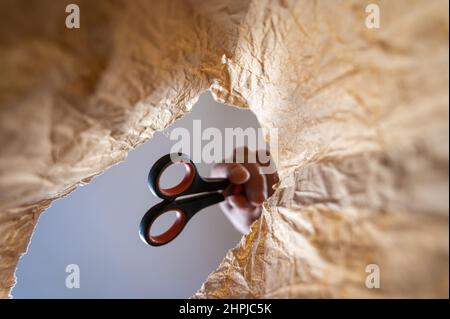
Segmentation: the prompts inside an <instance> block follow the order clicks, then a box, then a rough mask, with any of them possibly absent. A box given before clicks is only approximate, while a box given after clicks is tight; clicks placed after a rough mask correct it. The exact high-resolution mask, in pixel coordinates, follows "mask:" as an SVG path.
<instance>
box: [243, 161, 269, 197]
mask: <svg viewBox="0 0 450 319" xmlns="http://www.w3.org/2000/svg"><path fill="white" fill-rule="evenodd" d="M244 166H245V167H246V168H247V170H248V171H249V172H250V179H249V180H248V182H247V183H246V184H245V194H246V195H247V198H248V200H249V201H250V203H252V205H254V206H259V205H261V204H262V203H263V202H264V201H265V200H266V198H267V181H266V178H265V177H264V175H263V174H261V172H260V170H259V166H258V164H256V163H244Z"/></svg>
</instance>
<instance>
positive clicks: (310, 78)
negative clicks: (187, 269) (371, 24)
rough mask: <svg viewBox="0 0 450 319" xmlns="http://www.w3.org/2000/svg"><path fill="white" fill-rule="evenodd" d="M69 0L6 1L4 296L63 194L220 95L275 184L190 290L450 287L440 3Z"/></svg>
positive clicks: (0, 217)
mask: <svg viewBox="0 0 450 319" xmlns="http://www.w3.org/2000/svg"><path fill="white" fill-rule="evenodd" d="M68 3H71V2H70V1H67V2H65V1H51V0H46V1H14V2H13V1H8V0H1V1H0V11H1V12H4V13H7V14H5V15H4V17H3V19H2V20H1V21H0V25H1V28H0V70H1V72H2V76H1V78H0V141H1V148H0V296H2V297H7V296H8V294H9V290H10V289H11V287H12V286H13V284H14V280H15V279H14V270H15V267H16V265H17V261H18V258H19V257H20V255H21V254H22V253H24V251H25V250H26V246H27V244H28V242H29V240H30V236H31V233H32V231H33V228H34V226H35V224H36V222H37V219H38V217H39V215H40V213H41V212H42V211H43V210H44V209H45V208H46V207H48V205H50V203H51V201H52V200H53V199H56V198H59V197H61V196H64V195H66V194H68V193H69V192H70V191H72V190H73V189H75V188H76V187H77V186H79V185H82V184H85V183H88V182H89V180H90V179H91V177H92V176H94V175H96V174H99V173H101V172H102V171H104V170H105V169H106V168H108V167H110V166H111V165H113V164H115V163H117V162H119V161H122V160H123V159H124V158H125V157H126V155H127V152H128V151H130V150H131V149H133V148H134V147H136V146H137V145H139V144H140V143H143V142H145V141H146V140H147V139H149V138H151V136H152V134H153V133H154V132H155V131H157V130H161V129H163V128H165V127H167V126H168V125H170V124H171V123H172V122H173V121H175V120H176V119H177V118H179V117H181V116H182V115H183V114H184V113H186V112H187V111H189V109H190V107H191V106H192V105H193V104H194V103H195V101H196V99H197V97H198V96H199V94H200V93H201V92H202V91H204V90H208V89H210V90H211V91H212V93H213V95H214V96H215V98H216V99H217V100H219V101H222V102H224V103H227V104H230V105H234V106H238V107H245V108H250V109H251V110H252V111H253V112H255V114H256V115H257V117H258V120H259V121H260V123H261V125H262V127H263V128H265V129H270V128H277V129H278V170H279V175H280V183H279V185H277V189H276V192H275V194H274V195H273V196H272V197H271V198H270V199H269V200H268V201H267V202H266V203H265V204H264V212H263V215H262V217H261V218H260V219H259V220H258V221H257V222H255V223H254V225H253V227H252V231H251V232H250V233H249V234H248V235H246V236H244V237H243V239H242V240H241V242H240V244H239V245H238V246H237V247H236V248H234V249H232V250H230V251H229V253H228V254H227V255H226V257H225V259H224V261H223V262H222V263H221V265H219V267H218V269H217V270H216V271H215V272H213V273H212V274H211V275H210V276H209V277H208V278H207V279H206V281H205V283H204V284H203V286H202V287H201V288H200V289H199V291H198V292H197V293H196V294H195V296H194V297H197V298H223V297H238V298H239V297H277V298H278V297H280V298H296V297H448V274H449V266H448V237H449V233H448V211H449V208H448V207H449V204H448V145H449V141H448V134H449V132H448V127H449V125H448V111H449V100H448V99H449V97H448V85H449V82H448V67H449V63H448V2H447V1H444V0H442V1H441V0H433V1H427V0H421V1H407V0H396V1H370V2H368V1H351V0H349V1H331V0H329V1H325V0H323V1H310V0H304V1H287V0H286V1H281V0H280V1H238V0H236V1H208V2H204V1H182V0H180V1H120V0H117V1H106V0H102V1H87V0H85V1H76V3H77V4H79V6H80V10H81V28H80V29H72V30H70V29H66V28H65V24H64V21H65V17H66V15H67V14H66V13H65V11H64V10H65V7H66V5H67V4H68ZM369 3H376V4H378V5H379V8H380V14H381V25H380V28H379V29H369V28H367V27H366V24H365V20H366V17H367V15H368V13H366V11H365V8H366V6H367V5H368V4H369ZM268 131H269V130H268ZM267 137H268V138H269V136H267ZM370 264H376V265H378V266H379V269H380V276H381V280H380V284H381V287H380V288H379V289H368V288H367V287H366V277H367V276H368V275H369V274H368V273H367V272H366V267H367V266H368V265H370Z"/></svg>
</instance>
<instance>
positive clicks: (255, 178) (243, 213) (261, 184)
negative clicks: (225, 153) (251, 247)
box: [211, 148, 278, 234]
mask: <svg viewBox="0 0 450 319" xmlns="http://www.w3.org/2000/svg"><path fill="white" fill-rule="evenodd" d="M239 151H242V152H243V155H244V156H243V159H244V161H243V162H242V163H241V162H239V163H237V162H236V152H239ZM255 158H256V153H255V152H252V151H250V150H248V149H247V148H240V149H237V150H235V152H234V156H233V161H232V163H219V164H216V165H215V166H214V167H213V169H212V170H211V177H214V178H224V177H226V178H228V179H229V180H230V181H231V183H232V184H235V185H241V187H242V192H241V193H240V194H238V195H233V194H231V195H229V196H227V197H226V200H225V201H223V202H221V203H220V204H219V205H220V207H221V209H222V211H223V212H224V213H225V215H226V216H227V217H228V219H229V220H230V222H231V223H232V224H233V226H234V227H235V228H236V229H237V230H239V231H240V232H241V233H243V234H246V233H248V231H249V230H250V226H251V224H252V223H253V222H254V221H255V220H256V219H257V218H258V217H259V216H260V215H261V212H262V203H263V202H264V201H265V200H266V199H267V198H268V197H269V196H271V195H272V193H273V192H274V190H273V185H275V184H276V183H277V182H278V176H277V174H276V172H275V173H273V174H263V173H262V172H261V168H262V165H261V164H260V163H258V162H257V161H256V163H254V162H255V161H249V159H255ZM229 162H231V161H229ZM251 162H253V163H251Z"/></svg>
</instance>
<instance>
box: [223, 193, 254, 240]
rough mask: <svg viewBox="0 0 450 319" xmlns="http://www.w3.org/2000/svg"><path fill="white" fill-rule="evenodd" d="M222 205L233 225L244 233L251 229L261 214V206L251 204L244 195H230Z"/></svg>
mask: <svg viewBox="0 0 450 319" xmlns="http://www.w3.org/2000/svg"><path fill="white" fill-rule="evenodd" d="M220 206H221V208H222V211H223V212H224V213H225V215H226V216H227V217H228V219H229V220H230V221H231V223H232V224H233V226H234V227H235V228H236V229H237V230H238V231H240V232H241V233H243V234H246V233H247V232H248V231H249V230H250V226H251V224H252V223H253V222H254V221H255V220H256V219H257V218H258V217H259V216H260V215H261V207H260V206H259V207H254V206H253V205H251V204H250V203H249V202H248V200H247V198H246V197H245V196H243V195H233V196H229V197H227V200H226V201H224V202H222V203H220Z"/></svg>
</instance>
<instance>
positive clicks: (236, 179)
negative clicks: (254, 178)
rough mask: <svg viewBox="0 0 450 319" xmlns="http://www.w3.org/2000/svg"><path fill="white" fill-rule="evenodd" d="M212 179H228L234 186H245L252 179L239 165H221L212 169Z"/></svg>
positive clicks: (245, 169) (246, 170) (244, 168)
mask: <svg viewBox="0 0 450 319" xmlns="http://www.w3.org/2000/svg"><path fill="white" fill-rule="evenodd" d="M211 177H227V178H228V179H229V180H230V181H231V182H232V183H233V184H244V183H246V182H247V181H248V180H249V179H250V172H249V171H248V169H247V168H246V167H245V166H243V165H241V164H238V163H231V164H227V163H220V164H217V165H215V166H214V168H213V169H212V171H211Z"/></svg>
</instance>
